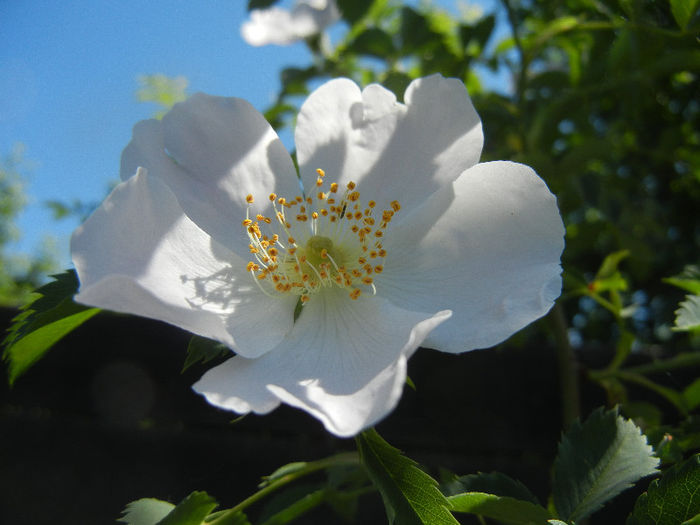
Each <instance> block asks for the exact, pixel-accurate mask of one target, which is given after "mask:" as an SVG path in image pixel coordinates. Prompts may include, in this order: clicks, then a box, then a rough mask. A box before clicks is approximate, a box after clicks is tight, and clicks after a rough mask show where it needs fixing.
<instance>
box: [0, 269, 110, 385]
mask: <svg viewBox="0 0 700 525" xmlns="http://www.w3.org/2000/svg"><path fill="white" fill-rule="evenodd" d="M52 277H53V278H54V279H55V280H54V281H52V282H50V283H48V284H45V285H44V286H42V287H41V288H39V289H37V290H36V293H37V294H39V297H37V298H36V299H35V300H34V301H32V302H31V303H29V304H27V305H25V306H24V308H23V311H22V312H21V313H20V314H19V315H17V316H16V317H15V318H14V319H13V323H12V326H10V328H9V330H8V335H7V336H6V337H5V340H4V341H3V345H4V346H5V351H4V353H3V359H4V360H5V361H6V362H7V363H8V376H9V382H10V384H13V383H14V382H15V380H16V379H17V378H18V377H19V376H20V375H22V374H23V373H24V372H26V371H27V370H28V369H29V368H30V367H31V366H32V365H33V364H34V363H36V362H37V361H38V360H39V359H41V357H42V356H43V355H44V354H45V353H46V352H47V351H48V350H49V349H50V348H51V347H52V346H53V345H54V344H55V343H56V342H58V341H59V340H60V339H61V338H63V337H64V336H66V335H67V334H68V333H70V332H72V331H73V330H75V329H76V328H77V327H78V326H80V325H81V324H83V323H84V322H85V321H87V320H88V319H90V318H91V317H93V316H94V315H95V314H97V313H98V312H99V311H100V309H99V308H89V307H87V306H83V305H80V304H77V303H75V302H74V301H73V295H74V294H75V293H76V292H77V290H78V286H79V282H78V277H77V275H76V273H75V271H74V270H68V271H67V272H64V273H62V274H57V275H53V276H52Z"/></svg>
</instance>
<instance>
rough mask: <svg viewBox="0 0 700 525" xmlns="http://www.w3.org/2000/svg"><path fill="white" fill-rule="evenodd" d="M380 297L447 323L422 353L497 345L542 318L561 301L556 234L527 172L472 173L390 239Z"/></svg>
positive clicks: (495, 165) (479, 169) (542, 194)
mask: <svg viewBox="0 0 700 525" xmlns="http://www.w3.org/2000/svg"><path fill="white" fill-rule="evenodd" d="M384 245H385V247H386V249H387V251H388V253H389V258H388V259H387V261H386V264H385V270H384V273H383V274H382V276H381V277H380V278H377V279H376V280H375V284H376V286H377V290H378V293H379V294H380V295H382V296H384V297H388V298H389V299H390V300H391V301H393V302H394V303H395V304H400V305H401V306H402V307H404V308H408V309H412V310H416V311H437V310H440V309H445V308H449V309H451V310H452V311H453V316H452V318H451V319H450V320H449V321H448V322H446V323H443V324H442V325H440V326H439V327H438V328H436V329H435V330H434V331H433V332H432V333H431V334H430V335H429V336H428V338H427V339H426V341H425V343H424V345H425V346H428V347H431V348H435V349H438V350H442V351H446V352H464V351H466V350H472V349H474V348H485V347H489V346H492V345H494V344H497V343H499V342H501V341H502V340H504V339H506V338H508V337H509V336H510V335H512V334H513V333H515V332H516V331H517V330H520V329H521V328H523V327H524V326H526V325H527V324H529V323H531V322H532V321H534V320H535V319H538V318H539V317H541V316H543V315H544V314H546V313H547V312H548V311H549V309H550V308H551V307H552V305H553V304H554V300H555V299H556V298H557V297H558V296H559V294H560V292H561V276H560V273H561V268H560V262H559V261H560V256H561V253H562V250H563V249H564V227H563V224H562V220H561V217H560V216H559V211H558V209H557V204H556V198H555V197H554V195H552V194H551V193H550V191H549V190H548V188H547V186H546V185H545V183H544V181H542V179H540V178H539V177H538V176H537V174H536V173H535V172H534V171H533V170H532V169H531V168H529V167H527V166H524V165H522V164H516V163H513V162H488V163H483V164H478V165H477V166H474V167H473V168H471V169H469V170H467V171H466V172H464V173H463V174H462V175H461V176H460V177H459V178H458V179H457V180H456V181H455V182H454V184H452V185H450V186H448V187H445V188H444V189H442V190H441V191H440V192H438V193H437V194H435V195H434V196H433V197H432V198H431V199H430V200H429V201H428V202H426V203H425V205H424V206H423V207H422V208H420V209H419V210H416V212H415V213H413V214H411V215H410V216H408V217H406V218H405V219H404V222H403V223H402V224H401V228H395V229H393V230H392V231H391V232H390V234H389V235H387V237H386V240H385V243H384Z"/></svg>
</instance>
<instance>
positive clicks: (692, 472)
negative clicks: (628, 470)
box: [627, 454, 700, 525]
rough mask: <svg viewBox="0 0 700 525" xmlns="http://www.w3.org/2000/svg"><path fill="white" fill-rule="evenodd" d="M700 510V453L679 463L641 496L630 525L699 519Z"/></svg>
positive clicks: (672, 524)
mask: <svg viewBox="0 0 700 525" xmlns="http://www.w3.org/2000/svg"><path fill="white" fill-rule="evenodd" d="M699 513H700V454H696V455H694V456H692V457H690V458H689V459H687V460H686V461H684V462H683V463H680V464H678V465H675V466H674V467H672V468H670V469H669V470H668V471H666V472H665V473H664V475H663V476H661V478H659V479H655V480H654V481H652V482H651V484H650V485H649V489H648V490H647V491H646V492H645V493H644V494H642V495H641V496H639V498H637V502H636V503H635V505H634V510H633V511H632V514H630V517H629V518H628V519H627V525H677V524H679V523H687V522H688V521H690V523H693V520H695V521H696V522H697V515H698V514H699Z"/></svg>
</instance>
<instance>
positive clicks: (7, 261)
mask: <svg viewBox="0 0 700 525" xmlns="http://www.w3.org/2000/svg"><path fill="white" fill-rule="evenodd" d="M29 169H30V163H29V162H28V161H27V159H26V158H25V154H24V146H23V145H22V144H17V145H16V146H15V147H14V148H13V149H12V151H11V152H10V153H8V154H6V155H5V156H4V157H2V158H1V159H0V306H18V305H20V304H23V303H25V302H27V300H28V299H29V296H30V295H31V293H32V291H33V290H34V289H35V288H37V287H38V286H39V285H40V284H41V283H42V282H43V281H44V280H45V279H46V275H47V274H48V273H50V272H52V271H55V270H56V266H57V262H56V255H55V252H54V249H53V244H52V241H51V239H50V238H46V239H45V240H44V243H43V244H42V246H40V247H39V248H38V250H37V251H36V253H33V254H25V253H19V252H17V251H16V250H14V249H13V248H12V246H11V245H12V243H13V242H15V241H17V240H19V238H20V231H19V229H18V228H17V224H16V220H17V217H18V216H19V214H20V213H21V211H22V210H23V209H24V206H25V205H26V204H27V196H26V193H25V184H26V181H27V176H28V170H29Z"/></svg>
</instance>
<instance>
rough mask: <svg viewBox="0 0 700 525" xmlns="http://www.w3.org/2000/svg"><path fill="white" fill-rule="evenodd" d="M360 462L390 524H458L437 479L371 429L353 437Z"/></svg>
mask: <svg viewBox="0 0 700 525" xmlns="http://www.w3.org/2000/svg"><path fill="white" fill-rule="evenodd" d="M356 440H357V448H358V451H359V453H360V459H361V461H362V464H363V465H364V466H365V468H366V469H367V474H368V475H369V477H370V479H371V480H372V483H374V485H375V486H376V487H377V489H379V492H380V494H381V495H382V499H383V500H384V507H385V509H386V513H387V517H388V518H389V523H390V524H394V523H395V524H397V525H458V522H457V520H456V519H455V518H454V516H452V514H450V512H449V508H450V503H449V501H448V500H447V498H445V496H443V495H442V493H441V492H440V491H439V490H438V486H437V482H436V481H435V480H434V479H433V478H431V477H430V476H429V475H428V474H426V473H425V472H423V471H422V470H421V469H420V468H418V466H417V465H416V462H415V461H413V460H412V459H409V458H407V457H406V456H404V455H402V454H401V452H400V451H399V450H397V449H395V448H394V447H392V446H391V445H389V444H388V443H387V442H386V441H384V440H383V439H382V438H381V436H380V435H379V434H377V432H376V431H375V430H374V429H370V430H366V431H365V432H363V433H362V434H360V435H359V436H357V438H356Z"/></svg>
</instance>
